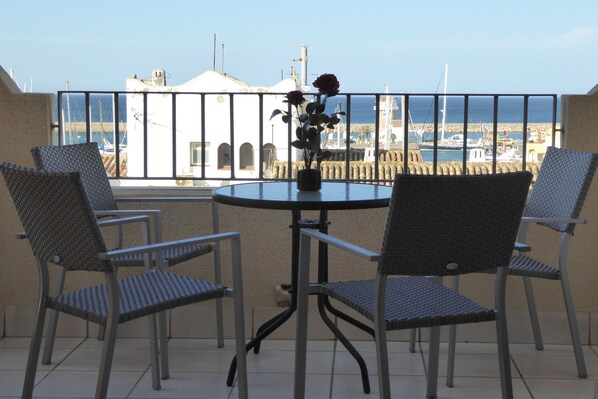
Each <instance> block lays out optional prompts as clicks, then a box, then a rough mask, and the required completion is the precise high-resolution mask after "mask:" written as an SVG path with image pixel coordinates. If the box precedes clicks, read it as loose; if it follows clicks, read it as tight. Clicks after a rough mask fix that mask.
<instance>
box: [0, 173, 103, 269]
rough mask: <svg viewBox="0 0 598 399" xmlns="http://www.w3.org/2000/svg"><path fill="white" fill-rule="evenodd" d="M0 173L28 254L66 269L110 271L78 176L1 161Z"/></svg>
mask: <svg viewBox="0 0 598 399" xmlns="http://www.w3.org/2000/svg"><path fill="white" fill-rule="evenodd" d="M0 170H1V171H2V175H3V176H4V180H5V181H6V185H7V186H8V190H9V192H10V195H11V197H12V199H13V202H14V204H15V207H16V209H17V212H18V214H19V216H20V218H21V222H22V223H23V227H24V229H25V232H26V233H27V235H28V241H29V243H30V245H31V248H32V250H33V254H34V255H35V256H37V257H38V258H39V259H41V260H43V261H46V262H50V263H55V264H57V265H61V266H64V267H65V268H66V269H67V270H92V271H112V270H113V268H112V262H111V261H107V260H101V259H99V257H98V253H100V252H105V251H106V245H105V243H104V240H103V238H102V235H101V232H100V229H99V227H98V224H97V221H96V218H95V216H94V214H93V210H92V208H91V205H90V203H89V200H88V199H87V194H86V193H85V189H84V188H83V184H82V183H81V178H80V177H79V174H78V173H77V172H70V173H61V172H45V171H39V170H34V169H27V168H23V167H20V166H17V165H13V164H10V163H7V162H4V163H3V164H2V165H0Z"/></svg>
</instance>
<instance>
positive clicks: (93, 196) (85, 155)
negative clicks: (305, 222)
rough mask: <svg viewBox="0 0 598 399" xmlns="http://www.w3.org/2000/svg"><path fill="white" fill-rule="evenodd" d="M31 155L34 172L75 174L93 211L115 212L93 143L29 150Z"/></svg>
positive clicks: (110, 193)
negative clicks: (78, 176) (81, 183)
mask: <svg viewBox="0 0 598 399" xmlns="http://www.w3.org/2000/svg"><path fill="white" fill-rule="evenodd" d="M31 153H32V154H33V160H34V161H35V166H36V167H37V168H38V169H43V170H47V171H51V172H79V173H80V174H81V180H82V181H83V186H84V187H85V191H86V192H87V195H88V196H89V201H90V202H91V206H92V207H93V209H94V210H96V211H102V210H112V209H118V208H117V205H116V201H115V199H114V194H113V193H112V189H111V188H110V180H109V179H108V174H107V173H106V169H105V168H104V162H103V161H102V156H101V155H100V151H99V150H98V145H97V143H94V142H91V143H85V144H72V145H62V146H40V147H33V148H32V149H31Z"/></svg>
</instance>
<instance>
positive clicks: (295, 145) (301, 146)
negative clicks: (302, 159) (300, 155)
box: [291, 140, 305, 150]
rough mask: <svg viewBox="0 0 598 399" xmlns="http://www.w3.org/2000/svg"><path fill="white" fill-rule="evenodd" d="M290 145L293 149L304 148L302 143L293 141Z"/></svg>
mask: <svg viewBox="0 0 598 399" xmlns="http://www.w3.org/2000/svg"><path fill="white" fill-rule="evenodd" d="M291 145H292V146H293V147H295V148H299V149H300V150H302V149H304V148H305V144H304V143H303V142H302V141H299V140H295V141H292V142H291Z"/></svg>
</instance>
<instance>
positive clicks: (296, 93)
mask: <svg viewBox="0 0 598 399" xmlns="http://www.w3.org/2000/svg"><path fill="white" fill-rule="evenodd" d="M285 97H286V98H287V99H286V100H283V102H285V103H289V104H291V105H295V106H299V105H301V104H303V103H304V102H305V98H304V97H303V93H302V92H301V91H300V90H293V91H289V92H288V93H287V94H286V96H285Z"/></svg>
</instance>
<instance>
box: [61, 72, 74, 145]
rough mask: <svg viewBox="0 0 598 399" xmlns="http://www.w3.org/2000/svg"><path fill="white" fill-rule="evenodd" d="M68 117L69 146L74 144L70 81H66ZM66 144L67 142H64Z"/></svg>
mask: <svg viewBox="0 0 598 399" xmlns="http://www.w3.org/2000/svg"><path fill="white" fill-rule="evenodd" d="M66 116H67V118H68V121H69V124H68V127H69V142H68V144H73V127H72V125H71V97H70V96H69V81H68V80H67V81H66ZM63 142H64V143H65V144H66V141H65V140H63Z"/></svg>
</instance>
